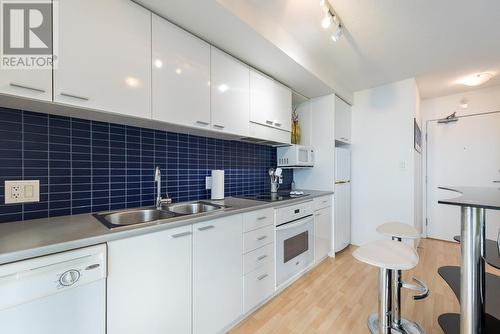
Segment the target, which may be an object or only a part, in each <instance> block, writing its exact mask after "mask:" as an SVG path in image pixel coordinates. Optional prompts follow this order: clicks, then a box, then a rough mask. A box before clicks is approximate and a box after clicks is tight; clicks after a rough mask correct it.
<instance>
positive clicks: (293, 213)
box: [276, 201, 313, 225]
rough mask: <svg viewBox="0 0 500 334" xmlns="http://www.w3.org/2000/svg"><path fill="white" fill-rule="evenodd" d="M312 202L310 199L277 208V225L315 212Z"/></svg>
mask: <svg viewBox="0 0 500 334" xmlns="http://www.w3.org/2000/svg"><path fill="white" fill-rule="evenodd" d="M312 203H313V202H312V201H309V202H305V203H299V204H295V205H291V206H286V207H282V208H278V209H276V225H279V224H283V223H286V222H290V221H292V220H295V219H298V218H302V217H305V216H308V215H311V214H312V213H313V209H312V207H313V204H312Z"/></svg>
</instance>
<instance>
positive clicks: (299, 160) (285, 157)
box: [277, 145, 314, 168]
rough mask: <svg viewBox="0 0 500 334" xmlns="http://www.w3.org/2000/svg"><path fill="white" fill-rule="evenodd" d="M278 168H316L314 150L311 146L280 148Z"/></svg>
mask: <svg viewBox="0 0 500 334" xmlns="http://www.w3.org/2000/svg"><path fill="white" fill-rule="evenodd" d="M277 158H278V167H282V168H296V167H299V168H300V167H313V166H314V148H312V147H311V146H302V145H292V146H285V147H278V151H277Z"/></svg>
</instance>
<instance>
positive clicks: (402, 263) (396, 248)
mask: <svg viewBox="0 0 500 334" xmlns="http://www.w3.org/2000/svg"><path fill="white" fill-rule="evenodd" d="M352 255H353V256H354V257H355V258H356V259H357V260H358V261H361V262H364V263H366V264H369V265H372V266H374V267H379V268H382V269H391V270H410V269H413V268H415V267H416V266H417V264H418V254H417V252H415V250H414V249H413V248H412V247H410V246H408V245H406V244H404V243H401V242H398V241H393V240H379V241H374V242H370V243H368V244H366V245H363V246H361V247H359V248H358V249H356V250H355V251H354V252H353V253H352Z"/></svg>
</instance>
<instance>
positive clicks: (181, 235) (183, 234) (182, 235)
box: [171, 232, 191, 238]
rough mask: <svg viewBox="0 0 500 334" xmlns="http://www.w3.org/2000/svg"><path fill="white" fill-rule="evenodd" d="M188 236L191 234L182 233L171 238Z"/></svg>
mask: <svg viewBox="0 0 500 334" xmlns="http://www.w3.org/2000/svg"><path fill="white" fill-rule="evenodd" d="M188 235H191V232H182V233H178V234H172V235H171V237H172V238H180V237H185V236H188Z"/></svg>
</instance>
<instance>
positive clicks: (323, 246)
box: [314, 206, 332, 263]
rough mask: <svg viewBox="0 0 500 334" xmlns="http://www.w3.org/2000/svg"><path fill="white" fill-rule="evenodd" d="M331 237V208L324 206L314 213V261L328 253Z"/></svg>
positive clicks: (321, 258)
mask: <svg viewBox="0 0 500 334" xmlns="http://www.w3.org/2000/svg"><path fill="white" fill-rule="evenodd" d="M331 239H332V208H331V207H330V206H329V207H326V208H323V209H320V210H317V211H316V212H315V213H314V262H315V263H318V262H319V261H321V260H323V259H324V258H325V257H327V256H328V254H329V253H330V245H331V244H332V242H331Z"/></svg>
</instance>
